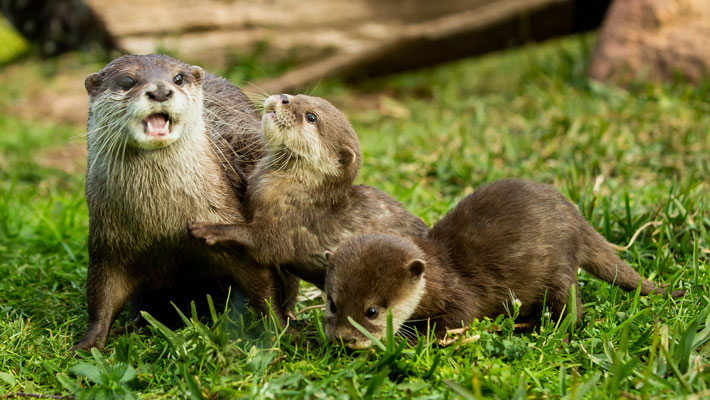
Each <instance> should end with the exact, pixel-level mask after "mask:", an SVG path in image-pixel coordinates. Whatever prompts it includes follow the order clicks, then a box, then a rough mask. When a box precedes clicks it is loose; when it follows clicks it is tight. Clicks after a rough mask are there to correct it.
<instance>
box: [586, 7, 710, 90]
mask: <svg viewBox="0 0 710 400" xmlns="http://www.w3.org/2000/svg"><path fill="white" fill-rule="evenodd" d="M709 41H710V1H708V0H614V2H613V3H612V5H611V7H610V8H609V11H608V13H607V16H606V18H605V20H604V23H603V24H602V28H601V30H600V32H599V39H598V42H597V46H596V49H595V51H594V56H593V58H592V64H591V66H590V69H589V75H590V77H592V78H594V79H598V80H611V81H620V82H622V83H624V82H628V81H629V80H631V79H648V80H663V79H672V78H673V77H675V76H677V75H680V76H683V77H685V78H686V79H688V80H690V81H692V82H697V81H698V80H700V79H702V78H703V77H706V76H708V75H710V45H709V43H708V42H709Z"/></svg>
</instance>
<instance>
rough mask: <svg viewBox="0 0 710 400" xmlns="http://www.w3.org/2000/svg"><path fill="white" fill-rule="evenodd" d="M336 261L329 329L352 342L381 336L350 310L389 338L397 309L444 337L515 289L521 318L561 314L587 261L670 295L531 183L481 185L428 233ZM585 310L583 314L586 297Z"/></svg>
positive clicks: (380, 242) (604, 272)
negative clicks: (579, 269) (389, 325)
mask: <svg viewBox="0 0 710 400" xmlns="http://www.w3.org/2000/svg"><path fill="white" fill-rule="evenodd" d="M328 259H329V266H328V274H327V277H326V282H325V293H326V299H327V300H326V301H327V303H326V313H325V319H326V323H327V324H326V335H327V336H328V338H329V339H330V340H332V341H340V340H343V341H344V342H346V343H347V345H348V346H349V347H351V348H366V347H369V346H370V345H371V342H370V340H369V339H367V338H366V337H365V336H364V335H362V334H361V333H360V332H359V331H358V330H356V329H355V328H354V327H353V326H352V325H351V324H350V323H349V322H348V319H347V317H348V316H350V317H352V318H353V319H354V320H355V321H356V322H358V323H359V324H360V325H362V326H363V327H365V328H366V329H367V330H368V331H370V332H371V333H372V334H373V335H374V336H375V337H377V338H383V337H384V336H385V331H386V321H387V310H391V311H392V323H393V329H394V331H395V332H396V331H397V330H398V329H400V327H401V326H402V324H404V323H406V322H407V321H417V320H418V321H420V324H419V325H418V326H417V324H416V323H414V325H415V326H417V328H418V329H419V331H420V332H424V331H425V329H426V326H427V325H426V322H421V321H422V320H426V319H430V320H431V322H433V323H435V324H436V331H435V333H436V334H437V336H438V337H440V338H441V337H442V336H443V334H444V333H445V332H446V329H450V328H459V327H461V325H462V324H464V325H468V324H469V323H470V322H472V321H473V320H474V318H479V319H480V318H483V317H491V318H494V317H496V316H498V315H500V314H503V313H505V311H506V309H505V306H504V304H505V303H506V302H510V301H511V300H512V299H511V293H512V294H513V295H514V296H515V297H516V298H518V299H519V300H520V301H521V303H522V305H521V308H520V316H522V317H533V318H535V317H538V316H539V315H540V312H541V311H542V307H543V302H544V305H545V306H546V307H548V309H549V311H550V312H551V314H552V316H553V318H558V317H559V316H561V314H562V313H563V310H564V308H565V305H566V304H567V300H568V296H569V290H570V286H571V285H577V267H578V266H579V267H582V268H583V269H585V270H586V271H587V272H590V273H592V274H593V275H595V276H597V277H599V278H601V279H603V280H605V281H607V282H610V283H614V284H617V285H619V286H620V287H622V288H624V289H625V290H636V288H637V287H638V285H639V283H640V284H641V294H643V295H648V294H649V293H651V292H654V291H655V292H656V293H663V292H664V290H663V289H660V288H657V287H656V286H655V285H654V284H653V283H651V282H650V281H648V280H646V279H644V278H642V277H641V276H640V275H639V274H638V273H637V272H636V271H634V270H633V269H632V268H631V267H630V266H629V265H628V264H626V263H625V262H623V261H622V260H621V259H620V258H619V257H618V256H617V255H616V254H615V253H614V250H613V249H612V248H611V245H610V244H609V243H608V242H607V241H606V240H605V239H604V238H603V237H602V236H601V235H600V234H599V233H597V232H596V231H595V230H594V228H592V226H591V225H590V224H589V223H588V222H587V221H586V220H585V219H584V217H582V216H581V215H580V213H579V212H578V211H577V209H576V208H575V206H574V205H572V203H570V202H569V201H568V200H567V199H565V198H564V196H562V194H560V193H559V192H558V191H557V190H555V189H554V188H552V187H550V186H548V185H542V184H537V183H532V182H527V181H522V180H504V181H499V182H496V183H493V184H491V185H488V186H484V187H482V188H480V189H478V190H476V191H475V192H474V193H473V194H471V195H470V196H468V197H466V198H465V199H463V200H462V201H461V203H459V205H457V206H456V208H454V209H453V210H452V211H450V212H449V213H448V214H447V215H446V216H445V217H444V218H443V219H441V221H439V222H438V223H437V224H435V225H434V226H433V227H432V229H431V231H430V232H429V235H428V236H427V237H426V238H417V237H412V238H408V237H402V236H395V235H382V234H373V235H365V236H360V237H357V238H354V239H351V240H349V241H348V242H346V243H343V244H342V245H341V246H340V247H339V248H338V249H337V250H336V251H335V253H334V254H328ZM577 293H579V287H578V286H577ZM683 293H684V291H678V292H673V296H674V297H676V296H680V295H682V294H683ZM577 310H578V311H577V312H578V314H577V317H578V318H579V317H580V316H581V302H580V299H579V297H577Z"/></svg>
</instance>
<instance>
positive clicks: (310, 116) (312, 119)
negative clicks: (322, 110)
mask: <svg viewBox="0 0 710 400" xmlns="http://www.w3.org/2000/svg"><path fill="white" fill-rule="evenodd" d="M317 120H318V118H316V115H315V114H313V113H306V121H308V122H310V123H312V124H313V123H315V122H316V121H317Z"/></svg>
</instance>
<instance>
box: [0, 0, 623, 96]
mask: <svg viewBox="0 0 710 400" xmlns="http://www.w3.org/2000/svg"><path fill="white" fill-rule="evenodd" d="M0 1H5V2H7V1H11V0H0ZM31 1H37V0H31ZM57 1H58V2H71V3H72V4H73V3H81V2H82V1H83V2H85V3H86V5H88V6H89V8H90V10H91V13H90V15H94V16H95V17H96V20H97V21H101V23H102V24H104V25H103V26H104V27H105V29H106V31H107V32H108V33H110V37H111V40H112V41H114V42H115V44H116V45H117V46H118V47H119V48H121V49H124V50H125V51H127V52H129V53H136V54H145V53H153V52H164V53H169V54H173V55H175V56H177V57H178V58H181V59H183V60H185V61H187V62H192V63H199V64H201V65H204V66H205V67H207V68H208V69H212V70H214V69H221V68H223V67H226V66H229V65H230V64H233V63H239V56H248V55H250V54H253V52H254V51H255V50H256V49H262V48H265V49H266V50H265V51H262V52H261V53H260V57H261V59H260V61H262V62H279V61H284V60H288V61H290V62H291V63H295V64H297V65H298V66H299V67H298V68H297V69H296V70H294V71H292V72H291V73H289V74H287V75H286V76H284V77H282V78H281V79H278V80H274V81H269V82H266V83H264V88H265V89H266V90H267V91H283V90H296V89H298V88H303V87H304V86H305V85H308V84H309V83H311V82H313V81H316V80H318V79H321V78H323V77H330V76H334V75H342V76H345V77H350V78H357V77H362V76H365V77H367V76H373V75H379V74H385V73H390V72H397V71H401V70H405V69H410V68H419V67H424V66H429V65H434V64H437V63H441V62H447V61H451V60H455V59H458V58H462V57H468V56H472V55H476V54H482V53H485V52H489V51H494V50H499V49H503V48H506V47H509V46H512V45H519V44H522V43H526V42H528V41H534V40H543V39H547V38H549V37H554V36H559V35H565V34H569V33H573V32H578V31H580V30H584V29H590V28H594V27H596V26H598V25H599V23H600V22H601V18H602V15H603V13H604V11H605V10H606V8H607V6H608V4H609V1H610V0H595V1H589V0H446V1H431V0H385V1H382V0H309V1H308V2H304V3H297V2H296V3H295V2H293V1H292V0H201V1H195V0H151V1H145V0H141V1H139V0H123V1H115V0H57Z"/></svg>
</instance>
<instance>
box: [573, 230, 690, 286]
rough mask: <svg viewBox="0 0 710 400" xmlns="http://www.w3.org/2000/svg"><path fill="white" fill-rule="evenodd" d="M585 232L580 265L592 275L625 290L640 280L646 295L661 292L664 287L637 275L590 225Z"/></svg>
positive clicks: (636, 284) (637, 283)
mask: <svg viewBox="0 0 710 400" xmlns="http://www.w3.org/2000/svg"><path fill="white" fill-rule="evenodd" d="M585 229H586V230H587V232H585V234H584V235H583V237H584V239H583V242H582V252H581V257H580V260H579V261H580V266H581V267H582V269H584V270H585V271H587V272H589V273H591V274H592V275H594V276H596V277H598V278H600V279H603V280H605V281H607V282H609V283H612V284H615V285H617V286H619V287H621V288H623V289H625V290H627V291H633V290H636V288H637V287H638V285H639V282H641V294H642V295H644V296H646V295H648V294H651V293H655V294H663V293H665V292H666V290H665V289H662V288H659V287H657V286H656V285H655V284H654V283H653V282H651V281H649V280H648V279H646V278H644V277H642V276H641V275H639V273H638V272H636V271H635V270H634V269H633V268H631V267H630V266H629V265H628V264H627V263H625V262H624V261H623V260H622V259H621V258H619V256H617V255H616V252H615V251H614V249H613V248H612V247H611V245H610V244H609V242H607V241H606V239H604V237H603V236H602V235H600V234H599V233H598V232H597V231H595V230H594V228H592V227H591V226H589V225H587V226H586V227H585ZM684 294H685V290H678V291H674V292H673V293H672V294H671V295H672V296H673V297H680V296H683V295H684Z"/></svg>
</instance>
